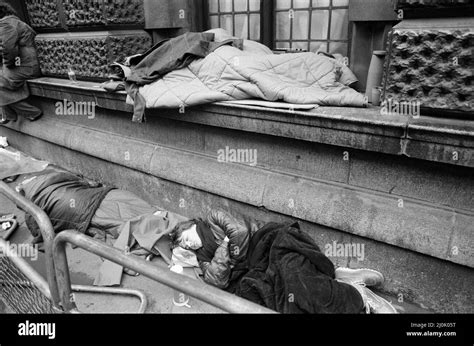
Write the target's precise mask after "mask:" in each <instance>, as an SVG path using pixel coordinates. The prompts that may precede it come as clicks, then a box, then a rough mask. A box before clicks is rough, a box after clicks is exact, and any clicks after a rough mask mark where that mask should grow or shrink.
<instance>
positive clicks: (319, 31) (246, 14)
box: [208, 0, 349, 55]
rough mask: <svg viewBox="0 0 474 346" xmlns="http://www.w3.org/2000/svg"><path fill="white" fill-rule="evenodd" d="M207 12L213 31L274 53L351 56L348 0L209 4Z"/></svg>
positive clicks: (214, 0) (210, 0)
mask: <svg viewBox="0 0 474 346" xmlns="http://www.w3.org/2000/svg"><path fill="white" fill-rule="evenodd" d="M208 9H209V27H210V28H218V27H221V28H223V29H226V30H228V31H229V32H231V33H232V34H233V35H235V36H238V37H242V38H249V39H252V40H257V41H261V42H264V43H265V44H267V45H268V46H270V48H273V49H301V50H305V51H312V52H316V51H318V50H319V51H324V52H329V53H340V54H342V55H347V53H348V41H349V38H348V36H349V24H348V14H349V0H208ZM269 20H270V21H271V24H270V25H269V24H268V22H269ZM263 23H265V25H263ZM264 26H265V30H262V28H263V27H264ZM265 36H266V37H265Z"/></svg>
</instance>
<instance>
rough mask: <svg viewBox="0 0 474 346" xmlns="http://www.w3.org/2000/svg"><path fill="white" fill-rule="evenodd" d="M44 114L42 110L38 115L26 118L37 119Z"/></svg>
mask: <svg viewBox="0 0 474 346" xmlns="http://www.w3.org/2000/svg"><path fill="white" fill-rule="evenodd" d="M42 115H43V112H40V113H39V114H38V115H35V116H34V117H26V119H28V120H29V121H35V120H38V119H39V118H41V116H42Z"/></svg>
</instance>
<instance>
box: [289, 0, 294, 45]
mask: <svg viewBox="0 0 474 346" xmlns="http://www.w3.org/2000/svg"><path fill="white" fill-rule="evenodd" d="M293 6H294V0H291V7H290V11H291V10H292V11H293V15H292V16H291V17H290V42H289V43H290V49H292V48H293V23H294V21H293V19H294V18H293V17H294V16H295V10H294V8H293ZM288 15H290V13H288Z"/></svg>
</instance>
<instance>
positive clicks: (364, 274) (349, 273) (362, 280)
mask: <svg viewBox="0 0 474 346" xmlns="http://www.w3.org/2000/svg"><path fill="white" fill-rule="evenodd" d="M336 279H338V280H341V281H345V282H349V283H353V284H362V285H364V286H377V285H381V284H383V282H384V281H385V279H384V277H383V275H382V273H380V272H378V271H376V270H373V269H367V268H361V269H351V268H342V267H340V268H336Z"/></svg>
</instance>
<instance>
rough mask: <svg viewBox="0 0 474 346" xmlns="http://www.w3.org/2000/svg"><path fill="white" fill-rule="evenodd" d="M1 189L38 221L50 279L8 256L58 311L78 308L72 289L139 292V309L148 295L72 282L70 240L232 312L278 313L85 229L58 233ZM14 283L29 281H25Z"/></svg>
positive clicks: (20, 199)
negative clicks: (102, 239) (113, 244)
mask: <svg viewBox="0 0 474 346" xmlns="http://www.w3.org/2000/svg"><path fill="white" fill-rule="evenodd" d="M0 193H2V194H4V195H5V196H6V197H7V198H8V199H10V200H11V201H12V202H13V203H15V204H16V205H17V206H18V207H20V208H21V209H22V210H23V211H25V212H27V213H29V214H30V215H32V216H33V218H34V219H35V221H36V223H37V224H38V226H39V229H40V231H41V234H42V236H43V241H44V249H45V265H46V276H47V282H46V281H44V279H43V278H42V277H41V275H39V274H38V273H37V272H36V271H35V270H34V269H33V268H32V267H31V266H30V265H29V264H28V263H27V262H26V261H25V260H23V259H22V258H19V257H18V256H9V257H8V259H9V260H10V261H12V262H13V264H15V266H16V267H17V269H18V271H19V272H22V273H23V274H25V276H26V277H27V278H28V280H30V283H29V284H28V285H29V286H35V287H36V288H37V289H39V291H40V292H41V293H43V294H44V295H45V297H47V298H49V299H50V300H51V302H52V305H53V307H54V309H55V311H57V312H62V311H64V312H76V311H77V306H76V304H75V302H74V299H71V298H72V297H73V295H72V292H74V291H76V292H85V291H87V292H96V293H109V294H125V295H135V296H137V297H138V298H140V300H141V305H140V308H139V312H144V311H145V307H146V297H145V296H144V295H143V294H142V293H141V292H140V291H136V290H129V289H125V288H104V287H93V286H78V285H71V279H70V275H69V266H68V263H67V255H66V250H65V245H66V243H71V244H73V245H76V246H77V247H79V248H82V249H84V250H86V251H88V252H90V253H93V254H96V255H98V256H101V257H103V258H105V259H108V260H109V261H112V262H114V263H117V264H120V265H122V266H124V267H126V268H130V269H132V270H134V271H135V272H137V273H140V274H142V275H144V276H146V277H148V278H150V279H152V280H154V281H156V282H159V283H161V284H164V285H166V286H168V287H171V288H173V289H176V290H179V291H180V292H183V293H185V294H188V295H189V296H191V297H194V298H196V299H198V300H201V301H203V302H205V303H208V304H209V305H212V306H214V307H217V308H219V309H221V310H223V311H226V312H230V313H276V312H275V311H273V310H270V309H268V308H266V307H263V306H261V305H258V304H255V303H253V302H251V301H248V300H246V299H243V298H240V297H238V296H235V295H233V294H230V293H228V292H226V291H223V290H220V289H218V288H216V287H213V286H210V285H207V284H205V283H202V282H200V281H199V280H195V279H192V278H189V277H186V276H183V275H179V274H176V273H172V272H170V271H169V270H166V269H164V268H160V267H158V266H155V265H153V264H151V263H150V262H148V261H146V260H143V259H141V258H139V257H136V256H134V255H130V254H128V255H127V254H125V253H123V252H121V251H120V250H118V249H116V248H114V247H111V246H109V245H107V244H105V243H101V242H98V241H96V240H94V239H92V238H90V237H88V236H86V235H84V234H82V233H79V232H76V231H72V230H68V231H62V232H61V233H59V234H58V235H56V234H55V233H54V230H53V226H52V224H51V221H50V220H49V218H48V216H47V215H46V213H45V212H44V211H43V210H41V209H40V208H39V207H38V206H36V205H35V204H33V203H32V202H31V201H29V200H27V199H26V198H25V197H23V196H21V195H20V194H19V193H17V192H16V191H14V190H12V189H11V188H10V187H9V186H8V185H7V184H5V183H4V182H2V181H0ZM1 245H2V248H5V246H6V245H5V243H4V242H3V243H2V244H1ZM14 284H16V285H20V286H21V285H23V286H24V285H25V283H24V282H21V281H19V282H16V283H14ZM28 285H27V286H28Z"/></svg>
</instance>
